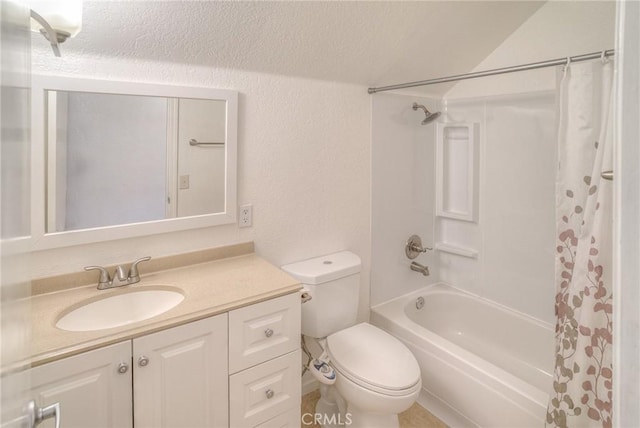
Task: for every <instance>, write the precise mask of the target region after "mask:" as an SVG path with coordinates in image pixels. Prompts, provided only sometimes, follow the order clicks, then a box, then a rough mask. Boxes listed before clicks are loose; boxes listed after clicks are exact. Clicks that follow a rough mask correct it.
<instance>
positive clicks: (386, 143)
mask: <svg viewBox="0 0 640 428" xmlns="http://www.w3.org/2000/svg"><path fill="white" fill-rule="evenodd" d="M414 102H417V103H418V104H423V105H425V106H426V107H427V109H429V110H430V111H439V110H440V107H439V105H440V103H439V102H438V101H437V100H434V99H427V98H419V97H409V96H404V95H394V94H385V93H380V94H376V95H374V96H373V98H372V105H373V107H372V108H373V114H372V138H371V139H372V148H371V157H372V176H371V180H372V184H371V186H372V197H371V198H372V201H371V202H372V217H371V222H372V227H371V233H372V237H371V240H372V255H371V304H372V305H376V304H378V303H381V302H384V301H386V300H389V299H392V298H394V297H397V296H400V295H402V294H406V293H409V292H411V291H413V290H416V289H419V288H421V287H424V286H425V285H428V284H431V283H433V282H436V281H437V278H438V268H437V264H436V263H435V261H436V259H435V258H434V254H433V252H428V253H427V254H421V255H420V256H419V257H418V258H416V259H415V261H416V262H418V263H421V264H423V265H426V266H428V267H429V268H430V270H431V275H430V276H428V277H424V276H422V275H421V274H420V273H418V272H413V271H411V270H410V269H409V266H410V264H411V260H409V259H408V258H407V257H406V255H405V252H404V247H405V243H406V242H407V239H408V238H409V237H410V236H411V235H413V234H417V235H419V236H420V237H421V238H422V243H423V246H429V247H433V218H434V217H433V216H434V208H433V207H434V194H433V192H434V156H435V123H431V124H428V125H421V122H422V120H423V119H424V113H423V112H422V111H421V110H418V111H414V110H413V109H412V108H411V106H412V104H413V103H414Z"/></svg>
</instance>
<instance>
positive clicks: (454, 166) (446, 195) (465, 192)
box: [436, 123, 478, 221]
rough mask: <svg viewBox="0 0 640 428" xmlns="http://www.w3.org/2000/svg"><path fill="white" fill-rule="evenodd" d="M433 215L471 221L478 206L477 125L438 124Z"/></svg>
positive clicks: (474, 218) (475, 214)
mask: <svg viewBox="0 0 640 428" xmlns="http://www.w3.org/2000/svg"><path fill="white" fill-rule="evenodd" d="M437 133H438V136H437V140H436V215H438V216H440V217H447V218H453V219H456V220H466V221H475V220H476V216H477V211H478V209H477V205H478V197H477V194H478V191H477V189H478V180H477V176H478V171H477V170H478V167H477V164H478V150H477V147H476V145H477V144H476V142H477V134H478V124H477V123H438V127H437Z"/></svg>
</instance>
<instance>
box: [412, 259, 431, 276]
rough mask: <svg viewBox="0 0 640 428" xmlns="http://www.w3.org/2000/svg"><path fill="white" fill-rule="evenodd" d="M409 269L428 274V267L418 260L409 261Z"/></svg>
mask: <svg viewBox="0 0 640 428" xmlns="http://www.w3.org/2000/svg"><path fill="white" fill-rule="evenodd" d="M411 270H412V271H414V272H420V273H421V274H423V275H424V276H429V267H428V266H423V265H421V264H420V263H418V262H411Z"/></svg>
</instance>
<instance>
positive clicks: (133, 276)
mask: <svg viewBox="0 0 640 428" xmlns="http://www.w3.org/2000/svg"><path fill="white" fill-rule="evenodd" d="M149 260H151V257H150V256H147V257H142V258H140V259H138V260H136V261H135V262H133V263H131V267H130V268H129V275H127V277H128V278H129V283H130V284H132V283H134V282H138V281H140V273H139V272H138V263H140V262H147V261H149Z"/></svg>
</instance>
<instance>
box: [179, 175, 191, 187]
mask: <svg viewBox="0 0 640 428" xmlns="http://www.w3.org/2000/svg"><path fill="white" fill-rule="evenodd" d="M178 187H180V190H187V189H188V188H189V176H188V175H181V176H180V183H179V186H178Z"/></svg>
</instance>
